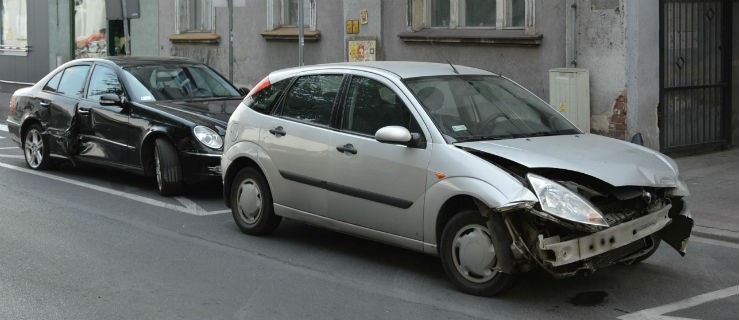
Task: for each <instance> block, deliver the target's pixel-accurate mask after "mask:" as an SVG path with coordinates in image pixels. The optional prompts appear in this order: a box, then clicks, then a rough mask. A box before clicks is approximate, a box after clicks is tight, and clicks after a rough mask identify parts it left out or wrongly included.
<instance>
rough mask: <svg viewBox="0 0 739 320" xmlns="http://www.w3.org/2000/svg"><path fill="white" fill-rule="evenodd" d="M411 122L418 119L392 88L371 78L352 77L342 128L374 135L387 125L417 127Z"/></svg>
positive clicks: (410, 128) (409, 128)
mask: <svg viewBox="0 0 739 320" xmlns="http://www.w3.org/2000/svg"><path fill="white" fill-rule="evenodd" d="M411 123H415V121H414V120H413V117H412V116H411V113H410V112H409V111H408V108H407V107H406V106H405V104H404V103H403V101H402V100H400V98H399V97H398V96H397V95H396V94H395V92H393V90H392V89H390V88H388V87H387V86H385V85H383V84H382V83H380V82H378V81H375V80H372V79H369V78H364V77H353V78H352V81H351V85H350V87H349V94H348V96H347V98H346V106H345V109H344V116H343V118H342V129H344V130H348V131H352V132H357V133H362V134H366V135H371V136H374V135H375V132H377V130H378V129H380V128H382V127H385V126H402V127H406V128H408V130H413V129H415V128H412V126H411ZM413 127H415V126H413ZM416 131H418V130H417V129H416Z"/></svg>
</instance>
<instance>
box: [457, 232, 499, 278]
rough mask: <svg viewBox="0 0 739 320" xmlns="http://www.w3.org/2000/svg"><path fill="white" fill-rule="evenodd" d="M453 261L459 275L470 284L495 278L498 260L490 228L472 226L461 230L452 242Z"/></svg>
mask: <svg viewBox="0 0 739 320" xmlns="http://www.w3.org/2000/svg"><path fill="white" fill-rule="evenodd" d="M452 259H453V261H454V267H455V268H457V271H458V272H459V274H460V275H462V276H463V277H464V278H465V279H467V280H468V281H470V282H474V283H484V282H487V281H490V279H492V278H494V277H495V275H496V273H497V271H496V270H495V269H494V267H495V264H496V262H497V259H496V258H495V248H494V247H493V241H492V238H491V236H490V231H488V228H487V227H485V226H481V225H479V224H470V225H466V226H464V228H461V229H459V231H458V232H457V234H456V235H454V240H452Z"/></svg>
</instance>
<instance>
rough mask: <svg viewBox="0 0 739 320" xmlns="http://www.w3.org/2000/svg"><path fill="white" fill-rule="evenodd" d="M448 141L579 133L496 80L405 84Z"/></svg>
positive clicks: (419, 80)
mask: <svg viewBox="0 0 739 320" xmlns="http://www.w3.org/2000/svg"><path fill="white" fill-rule="evenodd" d="M404 82H405V84H406V86H408V88H410V90H411V91H412V92H413V93H414V94H415V95H416V98H418V100H419V101H420V102H421V104H422V105H423V107H424V108H425V109H426V112H427V113H428V115H429V116H430V117H431V119H433V121H434V122H435V124H436V126H437V127H438V128H439V130H440V131H441V133H442V134H443V135H444V138H445V139H446V140H447V142H448V143H454V142H463V141H475V140H496V139H513V138H524V137H534V136H548V135H564V134H578V133H581V132H580V130H578V129H577V128H576V127H575V126H574V125H572V124H571V123H570V122H569V121H567V120H566V119H565V118H564V117H563V116H562V115H561V114H560V113H559V112H557V111H556V110H554V109H552V107H550V106H549V105H548V104H547V103H545V102H544V101H542V100H541V99H539V98H538V97H536V96H535V95H533V94H532V93H530V92H529V91H527V90H525V89H523V88H522V87H521V86H519V85H517V84H516V83H514V82H512V81H510V80H508V79H505V78H503V77H499V76H484V75H470V76H464V75H459V76H438V77H423V78H411V79H406V80H404Z"/></svg>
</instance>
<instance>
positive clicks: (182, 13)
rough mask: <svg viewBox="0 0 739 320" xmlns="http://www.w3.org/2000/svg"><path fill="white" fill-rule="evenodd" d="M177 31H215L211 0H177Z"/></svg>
mask: <svg viewBox="0 0 739 320" xmlns="http://www.w3.org/2000/svg"><path fill="white" fill-rule="evenodd" d="M175 15H176V16H177V17H178V18H177V22H176V24H177V25H176V29H177V33H187V32H204V33H214V32H215V29H216V28H215V23H214V22H215V11H214V10H213V0H177V7H175Z"/></svg>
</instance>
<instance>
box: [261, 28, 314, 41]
mask: <svg viewBox="0 0 739 320" xmlns="http://www.w3.org/2000/svg"><path fill="white" fill-rule="evenodd" d="M298 31H299V30H298V28H295V27H282V28H277V29H274V30H270V31H264V32H262V33H261V35H262V37H263V38H264V39H265V40H290V41H292V40H298ZM303 38H304V39H305V41H318V40H320V39H321V32H320V31H317V30H310V29H307V28H306V29H303Z"/></svg>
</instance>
